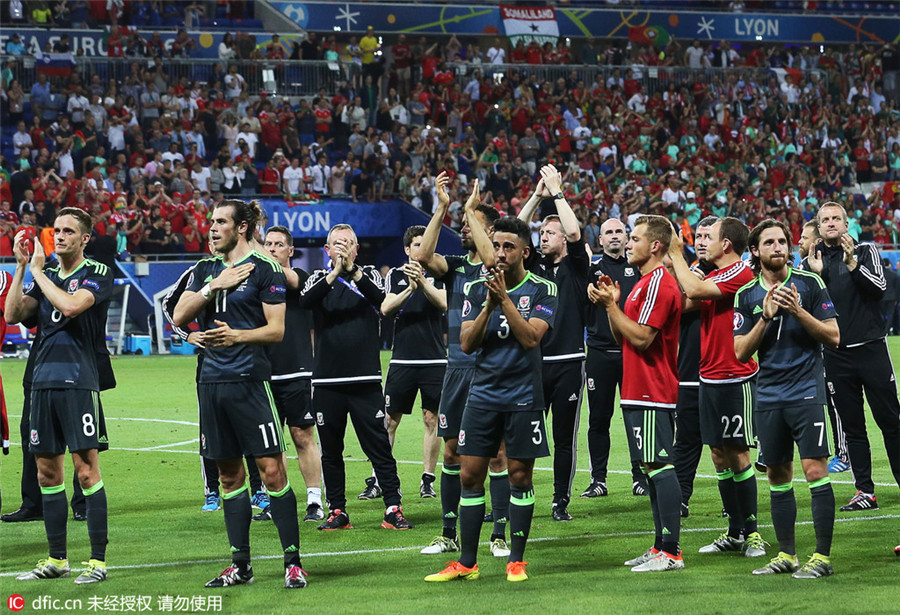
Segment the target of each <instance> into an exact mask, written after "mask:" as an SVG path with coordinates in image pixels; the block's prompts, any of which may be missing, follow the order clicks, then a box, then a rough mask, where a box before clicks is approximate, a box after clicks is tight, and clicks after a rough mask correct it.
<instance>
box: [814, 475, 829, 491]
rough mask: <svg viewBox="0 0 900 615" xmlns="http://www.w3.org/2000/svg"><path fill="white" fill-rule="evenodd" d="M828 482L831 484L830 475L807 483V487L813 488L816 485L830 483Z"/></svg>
mask: <svg viewBox="0 0 900 615" xmlns="http://www.w3.org/2000/svg"><path fill="white" fill-rule="evenodd" d="M830 484H831V477H830V476H826V477H825V478H820V479H819V480H815V481H813V482H811V483H809V488H810V489H815V488H816V487H821V486H823V485H830Z"/></svg>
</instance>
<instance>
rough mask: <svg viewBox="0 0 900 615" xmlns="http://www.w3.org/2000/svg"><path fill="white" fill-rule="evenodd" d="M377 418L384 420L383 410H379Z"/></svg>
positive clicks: (376, 414)
mask: <svg viewBox="0 0 900 615" xmlns="http://www.w3.org/2000/svg"><path fill="white" fill-rule="evenodd" d="M375 418H376V419H383V418H384V412H382V411H381V410H379V411H378V412H376V413H375Z"/></svg>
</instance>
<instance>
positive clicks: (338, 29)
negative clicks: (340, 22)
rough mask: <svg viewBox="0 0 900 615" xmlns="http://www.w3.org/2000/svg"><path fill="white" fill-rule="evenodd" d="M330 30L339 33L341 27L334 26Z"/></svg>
mask: <svg viewBox="0 0 900 615" xmlns="http://www.w3.org/2000/svg"><path fill="white" fill-rule="evenodd" d="M332 29H333V30H334V31H335V32H340V31H341V27H340V26H334V28H332Z"/></svg>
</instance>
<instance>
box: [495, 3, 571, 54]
mask: <svg viewBox="0 0 900 615" xmlns="http://www.w3.org/2000/svg"><path fill="white" fill-rule="evenodd" d="M500 16H501V17H502V18H503V27H504V28H505V29H506V36H508V37H509V40H510V42H511V43H512V44H513V45H515V44H516V43H518V42H519V41H520V40H521V41H525V43H526V44H527V43H530V42H531V41H537V42H538V43H540V44H541V45H543V44H544V43H553V44H554V45H556V41H557V39H559V24H558V23H557V22H556V10H555V9H554V8H553V7H550V6H548V7H544V8H538V7H530V6H510V5H508V4H501V5H500Z"/></svg>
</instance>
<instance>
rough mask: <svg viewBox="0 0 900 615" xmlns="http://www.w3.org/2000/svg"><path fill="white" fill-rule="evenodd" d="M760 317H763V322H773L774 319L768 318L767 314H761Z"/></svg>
mask: <svg viewBox="0 0 900 615" xmlns="http://www.w3.org/2000/svg"><path fill="white" fill-rule="evenodd" d="M760 319H761V320H762V321H763V322H772V319H771V318H766V317H765V316H761V317H760Z"/></svg>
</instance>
